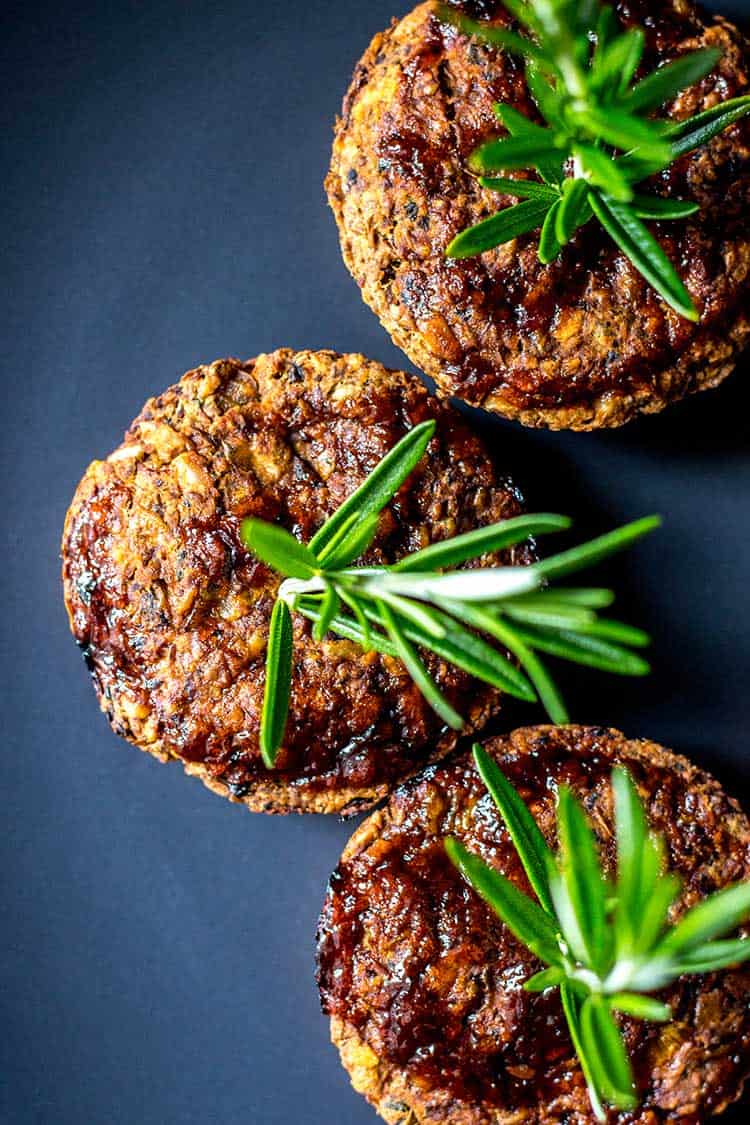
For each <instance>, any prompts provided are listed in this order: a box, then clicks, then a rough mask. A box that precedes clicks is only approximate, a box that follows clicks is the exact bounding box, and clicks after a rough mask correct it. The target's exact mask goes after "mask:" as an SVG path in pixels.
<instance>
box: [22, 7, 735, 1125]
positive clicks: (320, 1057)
mask: <svg viewBox="0 0 750 1125" xmlns="http://www.w3.org/2000/svg"><path fill="white" fill-rule="evenodd" d="M406 7H407V5H406V4H402V3H400V2H397V0H356V2H355V0H347V2H346V3H342V2H341V0H314V2H311V3H291V2H287V3H279V2H277V0H244V2H243V3H228V2H225V3H219V4H216V3H208V2H205V0H196V2H193V3H190V4H186V3H177V2H173V3H169V2H166V0H149V2H148V3H124V2H119V3H115V2H104V0H98V2H97V3H93V2H90V3H68V4H66V5H62V6H59V7H58V6H53V5H48V4H41V5H40V4H23V5H22V4H15V5H11V6H10V8H6V14H5V15H4V16H3V23H2V33H1V34H0V52H1V53H2V61H3V67H2V73H3V76H4V92H3V99H2V102H1V103H0V123H1V124H2V136H3V142H4V145H5V146H6V149H7V155H6V158H5V159H4V160H3V165H2V166H3V181H4V182H3V203H4V205H5V206H4V210H5V220H4V229H5V231H6V239H5V241H6V242H7V249H6V251H5V253H4V254H3V267H4V273H5V275H6V298H5V301H4V302H3V305H4V307H3V312H2V316H3V320H4V321H6V323H5V327H4V331H3V337H2V338H3V356H2V359H3V367H4V388H5V396H4V410H3V419H2V426H3V431H4V432H3V454H4V458H3V461H4V471H3V494H4V507H3V514H4V516H5V519H6V521H7V535H6V540H5V541H6V544H7V547H6V553H5V566H4V567H3V571H2V585H3V590H2V605H3V625H4V633H5V635H4V637H3V652H2V659H3V673H4V675H3V683H4V687H5V707H4V713H5V722H4V735H5V738H4V770H3V778H4V831H3V833H2V847H3V852H4V857H3V875H4V882H5V888H4V893H3V915H4V919H5V929H6V933H5V940H4V943H3V945H4V948H3V950H2V953H0V957H1V958H2V974H3V978H4V980H3V986H2V1008H3V1011H2V1028H3V1034H2V1051H3V1053H4V1054H5V1056H6V1057H5V1058H4V1059H3V1060H2V1067H1V1070H2V1076H3V1077H2V1091H1V1092H0V1120H2V1121H3V1122H4V1123H5V1122H8V1123H12V1125H30V1123H32V1122H34V1123H37V1122H44V1123H45V1125H46V1123H51V1125H132V1123H133V1122H138V1123H139V1125H187V1123H188V1122H196V1123H201V1125H205V1123H207V1122H217V1123H222V1125H233V1123H235V1122H236V1123H240V1122H253V1123H255V1122H258V1123H263V1125H292V1123H295V1125H296V1123H297V1122H321V1123H322V1122H336V1123H337V1125H338V1123H341V1125H359V1123H361V1125H366V1123H374V1121H375V1115H374V1114H373V1113H372V1111H371V1110H370V1109H369V1108H368V1107H367V1106H366V1105H365V1104H364V1103H363V1102H361V1101H360V1099H358V1098H357V1097H356V1096H355V1095H354V1094H353V1093H352V1092H351V1091H350V1090H349V1087H348V1081H347V1079H346V1077H345V1075H344V1073H343V1071H342V1070H341V1069H340V1067H339V1064H338V1060H337V1057H336V1055H335V1053H334V1051H333V1049H332V1048H331V1047H330V1046H329V1044H328V1029H327V1025H326V1022H325V1021H324V1020H323V1018H322V1017H321V1016H320V1014H319V1012H318V1006H317V997H316V991H315V987H314V984H313V964H312V955H313V934H314V928H315V922H316V917H317V913H318V910H319V907H320V903H321V901H322V897H323V891H324V886H325V881H326V878H327V876H328V874H329V872H330V870H331V869H332V868H333V866H334V864H335V861H336V858H337V856H338V853H339V851H340V849H341V847H342V845H343V844H344V842H345V840H346V839H347V837H348V835H349V832H350V831H351V826H347V825H342V824H339V823H337V822H336V821H335V820H332V819H328V820H326V819H323V818H310V819H307V818H300V819H291V820H274V819H267V818H264V817H261V816H250V815H248V814H247V813H246V812H244V811H243V810H242V809H239V808H236V807H231V806H229V805H228V804H226V803H224V802H223V801H221V800H220V799H219V798H217V797H215V796H213V795H211V794H209V793H208V792H207V791H206V790H204V789H203V787H202V786H201V785H199V784H198V783H197V782H195V781H190V780H187V779H185V778H183V777H182V775H181V771H180V770H179V769H178V768H177V767H170V768H166V767H163V766H161V765H159V764H158V763H156V762H154V761H152V760H151V759H149V758H148V757H147V756H145V755H142V754H139V753H137V752H136V751H135V750H133V749H131V748H130V747H128V746H127V745H126V744H125V743H122V742H118V740H117V739H115V737H114V736H113V735H112V734H111V733H110V732H109V730H108V728H107V725H106V723H105V720H104V719H103V717H102V716H101V715H100V714H99V712H98V710H97V706H96V703H95V700H94V695H93V692H92V690H91V687H90V685H89V682H88V677H87V675H86V672H85V669H84V666H83V663H82V661H81V658H80V655H79V653H78V652H77V650H76V648H75V646H74V645H73V643H72V641H71V639H70V637H69V635H68V630H67V623H66V620H65V614H64V611H63V606H62V601H61V596H60V584H59V560H58V557H57V555H58V543H59V535H60V530H61V526H62V521H63V516H64V512H65V508H66V506H67V503H68V502H69V500H70V497H71V495H72V493H73V490H74V488H75V485H76V483H77V481H78V479H79V477H80V476H81V474H82V472H83V470H84V468H85V466H86V464H87V463H88V462H89V461H90V460H91V459H93V458H94V457H98V456H102V455H105V454H106V453H107V452H108V451H109V450H110V449H111V448H112V447H113V446H114V445H115V444H116V443H117V442H118V441H119V439H120V436H121V434H122V432H123V430H124V429H125V427H126V425H127V424H128V423H129V421H130V419H131V418H132V416H133V415H134V414H135V413H136V412H137V410H138V409H139V408H140V406H141V404H142V403H143V401H144V399H145V398H146V397H147V396H149V395H151V394H154V393H156V392H159V391H160V390H162V389H163V388H164V387H165V386H166V385H167V384H168V383H170V382H173V381H174V380H175V379H176V378H177V377H179V375H180V374H181V373H182V372H183V371H184V370H186V369H187V368H189V367H192V366H194V365H195V364H196V363H199V362H203V361H208V360H211V359H214V358H216V357H217V356H220V355H226V354H235V355H241V356H251V355H254V354H256V353H257V352H259V351H263V350H268V349H271V348H274V347H277V346H281V345H292V346H299V347H310V348H314V347H322V346H325V347H333V348H336V349H338V350H341V351H347V350H352V351H355V350H356V351H362V352H364V353H365V354H367V355H370V356H372V357H373V358H376V359H379V360H382V361H385V362H386V363H390V364H392V365H394V366H402V365H403V360H402V357H401V355H400V353H399V352H397V351H396V350H395V349H394V348H393V347H392V346H391V344H390V342H389V340H388V338H387V337H386V335H385V334H384V333H383V331H382V330H381V329H380V327H379V325H378V324H377V322H376V320H375V318H374V317H373V316H372V315H371V314H370V313H369V311H368V310H366V309H365V307H364V306H363V305H362V304H361V303H360V299H359V296H358V292H357V288H356V286H355V285H354V283H353V282H352V281H351V280H350V278H349V276H348V274H347V273H346V272H345V269H344V267H343V265H342V263H341V260H340V257H339V252H338V246H337V240H336V233H335V230H334V224H333V221H332V219H331V217H330V215H329V213H328V211H327V208H326V206H325V203H324V198H323V192H322V187H321V184H322V180H323V176H324V173H325V169H326V164H327V159H328V150H329V143H330V133H331V122H332V120H333V117H334V114H335V112H336V110H337V108H338V106H339V103H340V99H341V96H342V93H343V91H344V89H345V86H346V83H347V81H348V78H349V75H350V72H351V69H352V66H353V64H354V62H355V60H356V58H357V57H358V55H359V54H360V52H361V50H362V49H364V47H365V45H366V44H367V42H368V41H369V38H370V36H371V34H372V33H374V32H375V31H377V30H378V29H379V28H380V27H382V26H384V25H385V23H386V22H387V21H388V19H389V18H390V17H391V16H392V15H394V14H401V13H402V12H404V11H405V10H406ZM743 7H744V9H745V10H748V5H747V4H744V5H743V4H739V3H735V4H734V11H735V12H741V11H742V10H743ZM725 10H726V9H725ZM746 374H747V372H746V369H745V370H742V371H740V372H739V373H738V374H737V375H735V376H734V378H733V379H732V380H731V381H730V382H729V383H728V384H726V385H725V387H724V388H723V389H721V390H720V391H718V392H715V393H712V394H707V395H705V396H703V397H701V398H700V399H698V400H693V401H691V402H689V403H686V404H684V405H682V406H679V407H677V408H675V409H673V410H671V411H670V412H669V413H668V414H666V415H662V416H661V417H658V418H652V419H648V420H645V421H643V422H640V423H637V424H635V425H632V426H630V427H629V428H627V429H626V430H624V431H622V432H619V433H611V434H604V435H597V436H586V435H573V434H568V435H557V436H555V435H545V434H539V433H532V432H524V431H522V430H521V429H520V428H518V427H515V426H511V425H507V424H503V423H496V424H494V425H492V426H491V432H492V435H493V441H494V443H495V446H496V449H497V452H498V454H499V456H500V457H501V458H503V459H506V460H507V463H508V465H509V466H510V467H512V469H513V471H514V473H515V475H516V477H517V479H518V481H519V482H520V483H521V484H522V485H523V486H524V487H525V489H526V491H527V493H528V494H529V498H530V500H531V502H532V505H533V506H535V507H537V508H539V507H543V508H545V509H547V510H550V509H551V510H555V509H559V510H563V511H566V512H569V513H571V514H572V515H574V516H575V517H576V518H577V520H578V522H579V526H580V528H581V530H582V531H592V530H600V529H604V528H605V527H609V526H610V525H611V524H613V523H615V522H618V521H624V520H626V519H628V518H631V517H635V516H637V515H641V514H644V513H646V512H650V511H659V512H662V513H663V514H664V516H665V517H666V527H665V529H664V531H663V532H662V533H661V534H660V535H659V536H658V537H655V538H653V540H651V541H650V542H647V543H645V544H644V545H643V546H642V547H640V548H639V549H638V550H637V552H634V553H633V554H632V555H631V556H630V557H629V558H628V559H627V560H624V561H623V562H622V563H621V564H618V565H617V566H614V567H611V568H610V569H609V575H611V576H612V577H613V578H615V579H616V580H617V581H618V582H619V583H620V585H621V588H622V589H623V591H624V593H625V612H627V613H628V614H629V616H630V619H631V620H633V621H635V622H642V623H646V624H648V625H649V627H650V628H651V629H652V630H653V633H654V635H655V637H656V646H655V651H654V657H655V664H656V671H655V673H654V675H653V677H652V678H651V679H650V680H649V681H647V682H645V683H643V684H638V683H632V682H627V681H626V682H611V681H608V680H607V679H606V678H603V677H599V676H597V675H596V674H595V673H592V674H590V675H588V674H581V675H580V676H578V677H570V676H569V677H568V678H567V683H568V685H569V689H570V696H571V699H572V700H573V702H574V707H573V711H574V715H575V717H576V718H577V719H579V720H582V721H595V722H605V723H612V724H616V725H619V726H621V727H622V728H623V729H625V730H626V731H627V732H629V733H631V734H633V735H647V736H649V737H651V738H654V739H657V740H661V741H663V742H665V743H666V744H667V745H670V746H673V747H675V748H676V749H679V750H681V751H683V752H685V753H687V754H689V755H692V756H693V757H694V758H696V759H697V760H698V761H700V762H701V763H703V764H705V765H707V766H709V767H710V768H711V769H712V770H714V771H715V772H716V773H717V774H718V776H719V777H720V778H721V779H722V780H723V781H725V782H726V784H727V785H728V786H729V788H730V789H731V790H732V791H734V792H735V793H737V794H738V795H742V796H743V797H744V798H747V796H748V794H749V793H750V785H749V784H748V778H750V764H749V763H748V761H747V734H746V726H747V716H746V700H747V685H748V682H750V643H749V642H748V638H747V592H746V591H747V574H748V565H749V564H750V543H749V541H748V540H749V536H748V530H749V528H750V520H749V519H748V501H747V497H748V495H749V494H750V451H749V450H748V425H747V415H748V410H749V409H750V397H749V393H748V383H747V378H746ZM536 717H537V716H536V714H535V713H534V712H533V710H527V711H524V712H519V714H518V719H519V722H523V721H529V722H530V721H533V720H534V719H535V718H536ZM746 1113H747V1109H745V1111H744V1114H743V1112H741V1111H740V1112H738V1113H737V1114H736V1115H735V1116H734V1117H733V1120H734V1121H735V1122H737V1123H739V1122H740V1121H742V1120H746V1116H745V1115H746ZM727 1120H729V1118H727Z"/></svg>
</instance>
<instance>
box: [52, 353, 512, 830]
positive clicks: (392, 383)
mask: <svg viewBox="0 0 750 1125" xmlns="http://www.w3.org/2000/svg"><path fill="white" fill-rule="evenodd" d="M336 359H348V360H351V361H356V363H358V364H359V365H360V366H361V367H362V368H363V370H366V372H367V374H368V377H372V378H382V379H383V380H384V381H385V385H386V386H387V387H388V388H390V390H391V391H398V389H399V388H401V387H403V388H404V389H407V388H408V390H409V394H410V396H412V397H413V396H415V395H416V396H417V398H424V401H425V402H426V403H429V402H432V403H434V404H435V407H436V409H437V410H438V411H439V412H440V413H442V414H445V413H446V409H447V413H448V415H451V416H455V418H456V420H458V415H453V412H452V411H451V410H450V408H446V405H445V404H442V403H440V404H438V400H436V399H434V397H432V396H430V394H429V392H428V391H427V389H426V388H425V387H424V386H423V385H422V384H421V383H420V382H419V380H417V379H416V378H414V377H412V376H409V375H407V374H406V373H404V372H402V371H398V370H394V369H390V368H386V367H384V366H383V365H382V364H380V363H378V362H377V361H373V360H370V359H368V358H367V357H365V356H363V355H360V354H353V355H348V356H340V355H339V353H335V352H331V351H325V350H319V351H316V352H307V351H296V350H294V349H287V348H281V349H277V350H276V351H274V352H272V353H267V354H265V355H260V356H258V357H255V360H252V361H247V363H253V364H257V363H258V361H260V360H269V361H273V362H276V363H277V365H289V364H294V363H299V365H301V366H302V368H303V369H304V370H307V369H308V368H309V367H310V366H311V360H315V361H316V363H318V362H319V363H324V362H330V361H333V360H336ZM227 364H229V365H234V366H236V367H237V368H238V369H240V368H244V367H246V366H247V364H246V363H243V362H241V361H239V360H218V361H216V362H215V363H214V364H207V365H203V366H200V367H198V368H195V369H193V370H191V371H189V372H187V373H186V375H185V376H184V377H183V380H184V379H188V378H190V377H197V376H201V375H202V376H203V377H205V378H208V377H210V375H211V372H212V371H213V370H214V368H216V367H217V366H218V367H221V368H223V367H224V366H225V365H227ZM183 380H180V383H178V384H175V385H174V386H171V387H169V388H167V389H166V390H165V391H164V392H162V394H161V395H159V396H157V397H156V398H153V399H149V401H148V402H147V403H146V404H145V405H144V407H143V410H142V411H141V412H140V413H139V414H138V415H137V417H136V419H135V420H134V422H133V423H132V424H131V426H130V427H129V429H128V431H127V433H126V435H125V439H124V443H123V444H124V445H127V444H128V443H129V441H130V440H131V437H130V435H131V434H133V433H134V431H136V430H137V427H138V424H139V422H140V421H141V419H142V418H143V417H144V415H145V414H146V413H148V412H149V410H150V409H156V411H157V413H159V412H160V411H161V405H160V404H162V403H163V402H164V400H165V398H169V397H170V396H171V397H174V394H175V392H176V389H177V388H178V387H179V386H180V384H181V383H182V382H183ZM463 426H464V428H465V430H466V431H467V432H472V433H473V431H471V428H470V427H469V426H468V425H467V424H466V423H465V422H464V423H463ZM473 436H474V437H475V438H476V440H478V441H480V443H481V439H480V438H478V437H477V435H476V434H473ZM132 440H135V438H133V439H132ZM481 444H482V445H483V443H481ZM122 447H123V445H122V444H121V445H120V446H118V447H117V449H115V450H114V451H113V454H111V455H110V457H112V456H115V455H116V454H117V453H118V451H119V450H120V449H121V448H122ZM483 448H484V445H483ZM484 451H485V456H486V457H487V460H488V461H492V457H491V454H490V453H489V451H488V450H486V448H485V450H484ZM107 460H109V458H108V459H107ZM100 464H102V462H99V461H94V462H93V463H92V465H90V466H89V467H88V469H87V470H86V473H85V474H84V476H83V478H82V480H81V482H80V483H79V485H78V487H77V489H76V493H75V496H74V498H73V500H72V502H71V504H70V507H69V508H68V511H67V513H66V517H65V524H64V529H63V535H62V556H63V585H64V591H65V605H66V610H67V613H68V617H69V621H70V623H71V626H72V622H73V612H74V604H73V596H72V593H71V590H70V586H71V579H70V575H69V574H68V569H69V561H70V558H69V555H70V552H69V540H70V532H71V527H72V524H73V522H74V520H75V518H76V516H77V514H78V512H79V509H80V508H81V507H82V506H85V505H86V503H87V502H88V500H89V492H90V491H91V490H94V491H95V489H96V487H97V477H96V472H97V466H99V465H100ZM497 476H498V479H497V487H498V489H502V488H503V487H504V483H503V480H502V473H500V472H499V471H498V474H497ZM508 491H509V489H506V492H508ZM519 500H520V495H519ZM521 507H522V501H521ZM527 553H528V550H527ZM531 555H532V556H533V549H532V550H531ZM73 631H74V632H75V630H73ZM338 643H339V644H341V645H345V646H348V645H349V644H350V643H349V642H343V641H341V642H338ZM95 689H96V693H97V697H98V699H99V704H100V708H101V710H103V711H105V712H108V706H107V705H106V700H105V699H104V698H103V696H102V694H101V692H100V691H99V685H98V681H97V679H96V678H95ZM504 698H505V697H504V695H503V693H500V692H498V691H497V690H496V689H493V688H491V687H489V686H487V685H480V687H479V690H478V691H477V692H476V693H474V696H473V699H472V703H471V705H470V707H468V708H467V712H466V716H465V718H466V726H465V728H464V731H463V732H461V733H457V732H454V731H452V730H449V729H446V730H445V731H444V732H443V733H442V734H441V736H440V737H439V738H437V740H436V741H435V742H434V744H433V745H432V747H431V751H430V752H429V753H428V752H427V751H426V750H425V752H424V756H423V757H422V758H421V759H419V760H417V761H415V763H414V765H413V767H412V768H411V769H408V770H405V771H404V773H403V774H402V775H400V776H399V777H398V779H397V780H395V781H388V780H383V781H381V782H378V783H373V784H367V785H363V786H344V787H331V788H325V787H322V786H321V787H316V786H315V783H314V782H309V781H306V779H305V778H299V779H297V778H289V777H288V776H284V775H282V774H281V773H279V774H277V775H274V773H273V772H272V771H268V773H267V774H265V773H264V774H261V773H259V774H257V775H256V776H255V777H254V778H253V780H252V782H251V783H250V784H251V788H250V789H249V790H247V791H246V792H244V793H242V794H241V795H237V794H235V793H234V792H232V790H231V787H230V785H229V784H225V783H224V782H223V781H222V780H220V779H219V778H217V777H216V776H215V775H214V773H213V772H212V770H211V769H210V768H209V767H208V766H207V765H205V764H204V763H202V762H200V761H192V760H188V759H186V758H184V757H182V756H181V755H180V754H179V753H177V752H176V751H173V750H172V749H170V746H169V742H168V740H167V739H163V738H159V739H157V740H156V741H149V742H144V741H143V740H139V739H138V738H137V736H136V735H133V736H132V737H131V736H130V735H128V734H125V733H124V731H123V730H119V731H116V733H120V734H121V736H122V737H124V738H125V740H126V741H128V742H129V743H130V744H131V745H133V746H135V747H136V748H138V749H140V750H142V751H143V752H144V753H148V754H149V755H150V756H152V757H153V758H155V759H156V760H157V761H160V762H162V763H167V762H172V761H174V762H177V763H181V764H182V766H183V769H184V771H185V773H186V774H188V776H191V777H195V778H198V780H200V781H202V782H203V784H204V785H205V786H206V787H207V788H208V789H210V790H211V791H212V792H214V793H216V794H218V795H219V796H223V797H224V798H226V799H227V800H229V801H231V802H232V803H233V804H241V805H244V806H245V807H246V808H247V809H249V810H250V811H252V812H263V813H276V814H288V813H299V814H303V813H338V814H339V815H341V816H342V817H346V816H354V815H357V814H359V813H361V812H363V811H367V810H368V809H370V808H372V806H373V805H374V804H376V803H377V802H378V801H380V800H382V799H383V798H384V797H386V796H387V795H388V793H389V792H390V790H391V789H392V788H393V787H394V785H397V784H400V783H401V782H402V781H406V780H408V778H410V777H412V776H414V775H415V774H417V773H419V772H420V770H421V769H423V768H424V767H425V766H427V765H430V764H431V763H433V762H435V761H438V760H440V759H441V758H442V757H444V756H446V755H447V754H448V753H450V751H451V750H452V749H453V748H454V747H455V746H456V744H457V742H458V740H459V738H460V737H461V736H462V735H466V734H469V735H470V734H472V733H473V732H477V731H480V730H481V729H483V728H484V727H485V726H486V724H487V723H488V721H489V720H490V719H491V718H492V717H493V715H495V714H496V713H497V711H498V710H499V708H500V706H501V704H502V700H503V699H504ZM110 724H111V725H113V723H112V719H110Z"/></svg>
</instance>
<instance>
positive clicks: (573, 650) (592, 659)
mask: <svg viewBox="0 0 750 1125" xmlns="http://www.w3.org/2000/svg"><path fill="white" fill-rule="evenodd" d="M509 615H510V614H509ZM514 616H515V614H514ZM516 631H517V633H518V636H519V637H520V638H521V640H522V641H523V642H524V644H526V645H528V646H529V647H530V648H533V649H536V650H538V651H539V652H544V653H546V654H547V655H548V656H557V657H559V658H560V659H561V660H569V661H571V662H572V663H573V664H583V665H585V666H586V667H588V668H598V669H599V670H600V671H601V672H610V673H612V674H613V675H615V676H646V675H648V673H649V671H650V665H649V664H648V662H647V661H645V660H643V658H642V657H640V656H636V654H635V653H632V652H628V650H627V649H625V648H621V647H620V646H619V645H613V644H610V643H608V642H607V641H600V640H599V639H598V638H597V637H594V636H590V635H588V634H585V633H573V632H570V631H569V630H565V629H557V630H556V631H555V632H554V633H552V632H549V633H545V632H544V631H543V630H541V629H534V628H531V627H529V626H524V627H522V628H518V627H517V628H516Z"/></svg>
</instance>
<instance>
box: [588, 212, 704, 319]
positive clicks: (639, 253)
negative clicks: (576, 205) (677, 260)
mask: <svg viewBox="0 0 750 1125" xmlns="http://www.w3.org/2000/svg"><path fill="white" fill-rule="evenodd" d="M591 206H592V208H593V210H594V214H595V215H596V217H597V218H598V220H599V222H600V223H601V224H602V226H603V227H604V228H605V230H606V231H607V233H608V234H609V235H610V237H611V238H612V240H613V241H614V242H616V243H617V245H618V246H619V247H620V249H621V250H622V251H623V253H624V254H626V255H627V257H628V258H629V259H630V261H631V262H632V263H633V265H634V266H635V268H636V269H637V270H638V272H639V273H642V274H643V276H644V277H645V278H646V281H648V283H649V284H650V285H652V286H653V287H654V289H655V290H656V291H657V293H659V294H660V295H661V296H662V297H663V298H664V300H665V301H666V302H667V304H668V305H671V307H672V308H673V309H674V310H675V312H678V313H679V314H680V316H683V317H685V319H686V320H698V319H699V313H698V310H697V309H696V307H695V305H694V304H693V300H692V298H691V296H690V294H689V293H688V291H687V289H686V288H685V286H684V284H683V282H682V280H681V278H680V275H679V274H678V273H677V270H676V269H675V268H674V266H673V265H672V263H671V262H670V260H669V258H668V257H667V255H666V254H665V253H664V251H663V250H662V248H661V246H660V245H659V243H658V242H657V241H656V239H655V238H654V236H653V235H652V234H651V233H650V231H649V230H648V229H647V228H646V227H645V226H644V225H643V223H642V222H641V220H640V219H639V218H638V216H637V215H636V213H635V211H633V210H632V208H629V207H628V206H627V205H626V204H625V203H622V202H618V200H617V199H609V198H607V197H606V196H604V195H601V194H599V193H597V192H592V193H591Z"/></svg>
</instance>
